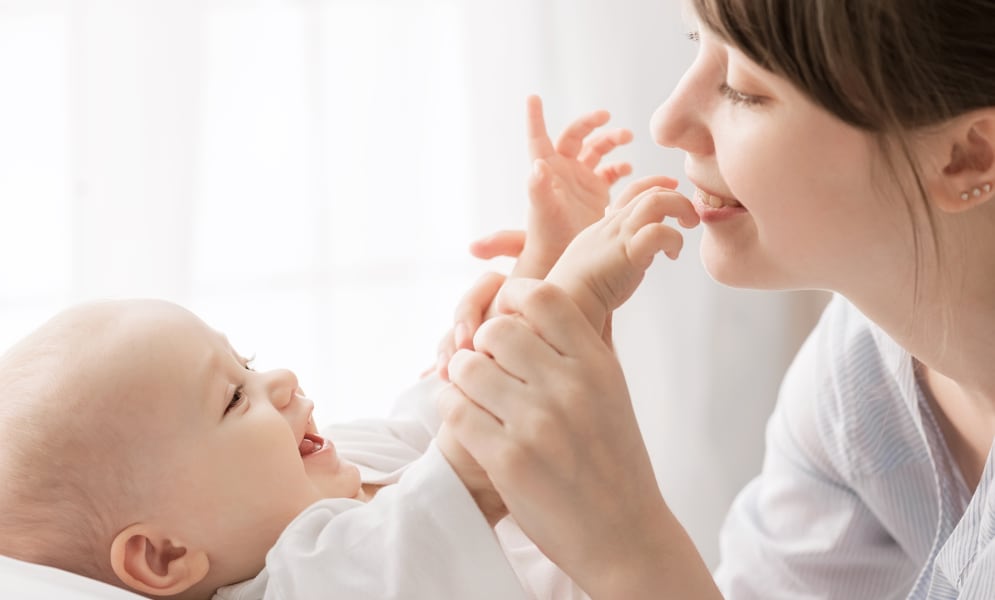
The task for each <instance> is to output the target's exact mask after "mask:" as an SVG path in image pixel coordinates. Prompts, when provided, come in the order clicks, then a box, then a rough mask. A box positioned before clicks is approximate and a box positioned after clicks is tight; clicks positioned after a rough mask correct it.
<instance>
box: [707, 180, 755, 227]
mask: <svg viewBox="0 0 995 600" xmlns="http://www.w3.org/2000/svg"><path fill="white" fill-rule="evenodd" d="M694 208H695V211H697V213H698V216H699V217H701V221H702V222H703V223H705V224H706V225H708V224H715V223H719V222H722V221H724V220H726V219H730V218H732V217H735V216H737V215H742V214H746V212H747V210H746V207H745V206H743V205H742V204H740V203H739V201H738V200H735V199H733V198H726V197H723V196H716V195H714V194H709V193H708V192H706V191H705V190H702V189H701V188H696V189H695V191H694Z"/></svg>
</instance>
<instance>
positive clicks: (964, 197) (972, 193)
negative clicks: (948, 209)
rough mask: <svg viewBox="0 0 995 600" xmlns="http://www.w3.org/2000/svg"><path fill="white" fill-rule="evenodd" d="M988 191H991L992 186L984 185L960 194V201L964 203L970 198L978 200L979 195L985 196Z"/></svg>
mask: <svg viewBox="0 0 995 600" xmlns="http://www.w3.org/2000/svg"><path fill="white" fill-rule="evenodd" d="M990 191H992V184H990V183H986V184H984V185H983V186H981V187H976V188H971V191H970V192H961V193H960V199H961V200H964V201H965V202H966V201H968V200H970V199H971V198H978V197H980V196H981V194H987V193H988V192H990Z"/></svg>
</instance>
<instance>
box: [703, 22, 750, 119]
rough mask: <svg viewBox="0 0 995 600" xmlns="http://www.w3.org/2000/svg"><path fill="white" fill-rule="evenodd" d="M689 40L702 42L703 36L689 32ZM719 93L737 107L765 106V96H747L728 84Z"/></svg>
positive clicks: (720, 85) (722, 84)
mask: <svg viewBox="0 0 995 600" xmlns="http://www.w3.org/2000/svg"><path fill="white" fill-rule="evenodd" d="M687 36H688V39H689V40H691V41H692V42H694V43H698V42H700V41H701V34H700V33H699V32H698V31H696V30H695V31H689V32H688V34H687ZM719 93H720V94H722V96H723V97H724V98H725V99H726V100H729V101H730V102H732V103H733V104H734V105H737V106H759V105H760V104H763V102H764V97H763V96H754V95H752V94H745V93H743V92H741V91H739V90H737V89H736V88H734V87H732V86H730V85H729V84H728V83H727V82H725V81H723V82H722V83H720V84H719Z"/></svg>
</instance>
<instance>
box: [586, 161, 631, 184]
mask: <svg viewBox="0 0 995 600" xmlns="http://www.w3.org/2000/svg"><path fill="white" fill-rule="evenodd" d="M630 173H632V165H631V164H629V163H627V162H619V163H612V164H610V165H605V166H604V167H600V168H599V169H597V170H596V171H595V172H594V174H595V175H597V176H598V177H600V178H601V179H602V180H603V181H604V182H605V183H607V184H608V185H614V184H615V182H616V181H618V180H619V179H621V178H623V177H625V176H626V175H628V174H630Z"/></svg>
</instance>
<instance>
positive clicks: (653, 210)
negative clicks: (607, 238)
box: [614, 188, 700, 231]
mask: <svg viewBox="0 0 995 600" xmlns="http://www.w3.org/2000/svg"><path fill="white" fill-rule="evenodd" d="M614 210H616V211H618V212H619V213H620V214H621V217H622V218H624V219H625V226H627V227H628V228H630V230H631V231H635V230H636V229H638V228H639V227H642V226H643V225H645V224H647V223H660V222H662V221H663V220H664V219H665V218H667V217H673V218H676V219H677V220H678V222H679V223H680V224H681V225H683V226H684V227H693V226H695V225H697V224H698V221H699V219H700V217H698V213H697V212H696V211H695V210H694V205H692V204H691V202H690V201H688V199H687V198H685V197H684V196H682V195H681V194H679V193H677V192H675V191H673V190H667V189H661V188H650V189H649V190H646V191H645V192H643V193H642V194H640V195H639V196H638V197H637V198H636V199H635V201H633V202H631V203H629V204H626V205H624V206H621V207H616V208H614Z"/></svg>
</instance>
